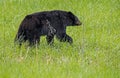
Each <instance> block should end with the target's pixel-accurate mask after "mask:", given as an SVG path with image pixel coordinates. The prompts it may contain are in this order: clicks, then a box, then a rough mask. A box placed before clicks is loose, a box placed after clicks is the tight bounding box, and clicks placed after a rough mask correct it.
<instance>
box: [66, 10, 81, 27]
mask: <svg viewBox="0 0 120 78" xmlns="http://www.w3.org/2000/svg"><path fill="white" fill-rule="evenodd" d="M68 17H69V21H70V22H71V25H72V26H80V25H82V23H81V22H80V20H79V19H78V18H77V16H75V15H74V14H73V13H72V12H68Z"/></svg>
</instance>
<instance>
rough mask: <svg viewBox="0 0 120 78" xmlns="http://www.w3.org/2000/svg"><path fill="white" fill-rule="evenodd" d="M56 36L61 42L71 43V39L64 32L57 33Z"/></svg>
mask: <svg viewBox="0 0 120 78" xmlns="http://www.w3.org/2000/svg"><path fill="white" fill-rule="evenodd" d="M56 36H57V38H58V39H59V40H60V41H61V42H69V43H70V44H71V43H73V39H72V38H71V37H70V36H69V35H67V34H66V33H60V34H57V35H56Z"/></svg>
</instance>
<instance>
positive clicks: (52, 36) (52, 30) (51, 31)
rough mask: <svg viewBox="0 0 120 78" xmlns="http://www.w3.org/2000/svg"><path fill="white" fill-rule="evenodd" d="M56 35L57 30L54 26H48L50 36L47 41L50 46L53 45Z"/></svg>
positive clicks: (48, 35)
mask: <svg viewBox="0 0 120 78" xmlns="http://www.w3.org/2000/svg"><path fill="white" fill-rule="evenodd" d="M55 34H56V30H55V29H54V28H53V27H52V26H48V34H47V37H46V40H47V43H48V44H49V45H51V44H53V42H54V35H55Z"/></svg>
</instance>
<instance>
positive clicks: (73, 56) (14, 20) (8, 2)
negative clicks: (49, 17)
mask: <svg viewBox="0 0 120 78" xmlns="http://www.w3.org/2000/svg"><path fill="white" fill-rule="evenodd" d="M54 9H59V10H66V11H72V12H73V13H74V14H75V15H77V16H78V18H79V19H80V20H81V22H82V23H83V25H82V26H80V27H68V28H67V33H68V34H69V35H70V36H72V38H73V40H74V43H73V45H69V44H68V43H61V42H59V41H57V40H56V39H55V42H54V45H52V46H48V45H47V42H46V40H45V36H44V37H42V38H41V41H40V46H38V47H36V48H29V47H26V45H25V44H24V45H23V46H22V49H19V48H18V46H14V37H15V35H16V32H17V30H18V27H19V24H20V22H21V21H22V20H23V18H24V16H25V15H27V14H30V13H34V12H38V11H44V10H54ZM119 60H120V0H0V78H120V61H119Z"/></svg>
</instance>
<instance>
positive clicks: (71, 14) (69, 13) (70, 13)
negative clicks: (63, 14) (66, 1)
mask: <svg viewBox="0 0 120 78" xmlns="http://www.w3.org/2000/svg"><path fill="white" fill-rule="evenodd" d="M68 16H69V17H70V18H71V19H72V20H74V14H73V13H72V12H68Z"/></svg>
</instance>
